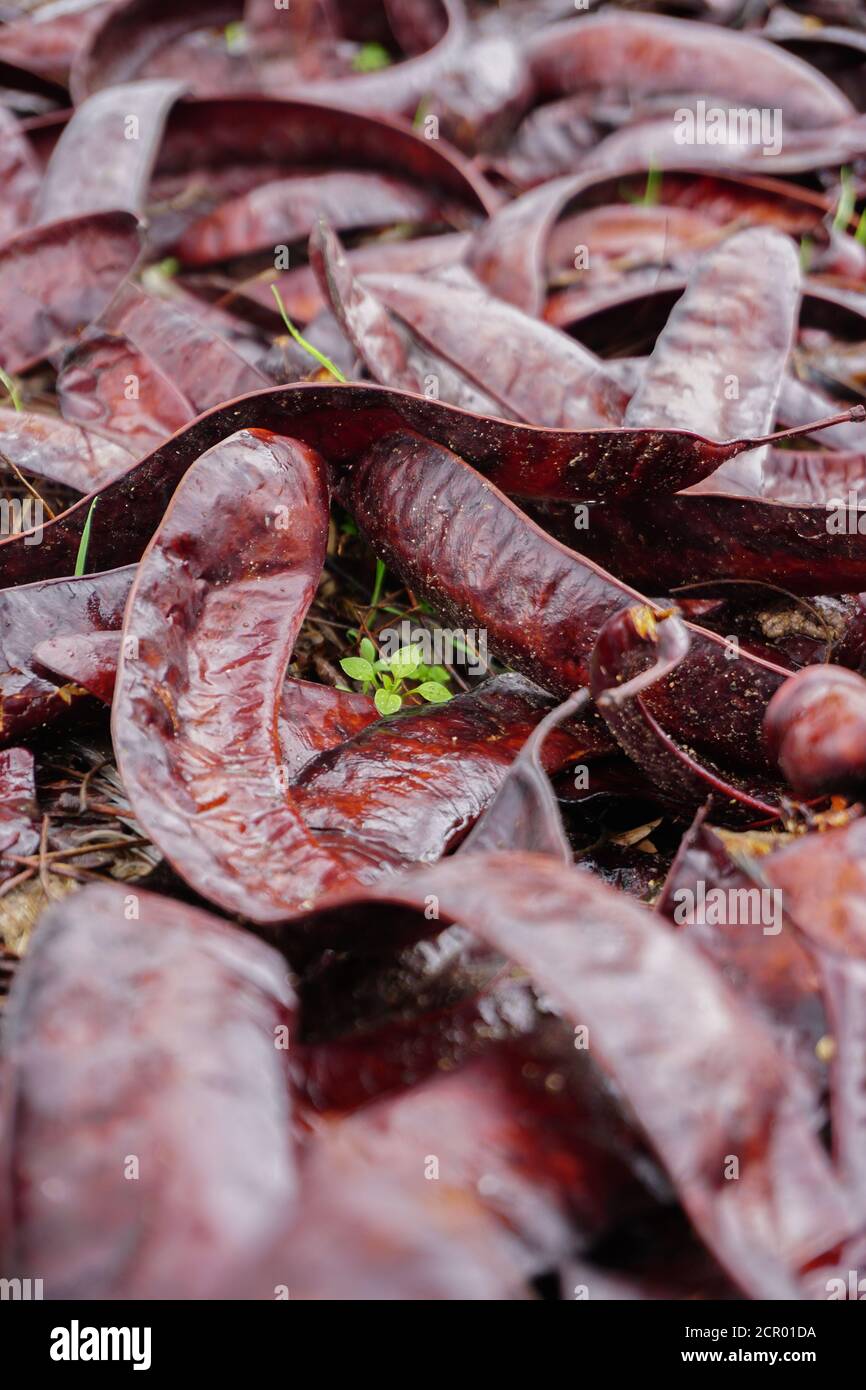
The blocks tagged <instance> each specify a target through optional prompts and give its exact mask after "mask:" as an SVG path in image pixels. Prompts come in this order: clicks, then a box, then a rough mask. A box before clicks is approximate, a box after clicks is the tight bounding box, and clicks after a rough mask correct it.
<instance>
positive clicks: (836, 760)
mask: <svg viewBox="0 0 866 1390" xmlns="http://www.w3.org/2000/svg"><path fill="white" fill-rule="evenodd" d="M764 734H765V737H766V741H767V748H768V750H769V752H770V755H771V757H773V758H774V759H775V760H776V762H778V764H779V767H780V768H781V770H782V772H783V773H784V775H785V777H786V779H787V780H788V782H789V783H790V784H791V786H792V787H793V788H794V790H795V791H796V792H799V793H800V794H801V795H802V796H821V795H822V794H823V793H825V792H844V791H856V790H857V789H858V788H862V787H863V785H864V783H866V681H864V680H863V678H862V676H858V675H857V673H856V672H855V671H848V670H846V669H845V668H844V667H842V666H807V667H806V668H805V669H804V670H802V671H798V672H797V674H796V675H795V676H792V677H791V679H790V680H787V681H786V682H785V684H784V685H783V686H782V687H781V689H779V690H777V691H776V693H775V695H774V696H773V698H772V700H771V701H770V704H769V706H768V708H767V713H766V715H765V716H764Z"/></svg>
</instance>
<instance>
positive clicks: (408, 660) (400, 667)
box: [388, 642, 421, 681]
mask: <svg viewBox="0 0 866 1390" xmlns="http://www.w3.org/2000/svg"><path fill="white" fill-rule="evenodd" d="M420 664H421V646H420V643H418V642H410V643H409V645H408V646H406V647H400V649H399V650H398V651H396V652H395V653H394V655H393V656H389V657H388V665H389V666H390V668H391V670H392V671H393V673H394V675H395V676H396V677H397V679H398V680H401V681H405V680H408V679H409V677H410V676H414V674H415V672H416V671H417V670H418V667H419V666H420Z"/></svg>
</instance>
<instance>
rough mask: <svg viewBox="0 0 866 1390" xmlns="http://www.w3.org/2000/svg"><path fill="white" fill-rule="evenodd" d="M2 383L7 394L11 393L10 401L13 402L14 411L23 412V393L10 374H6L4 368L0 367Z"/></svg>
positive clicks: (0, 380)
mask: <svg viewBox="0 0 866 1390" xmlns="http://www.w3.org/2000/svg"><path fill="white" fill-rule="evenodd" d="M0 382H2V383H3V385H4V386H5V387H6V390H7V392H8V393H9V399H10V401H11V402H12V408H13V409H14V410H21V409H22V403H21V391H20V388H19V386H18V383H17V382H16V381H14V380H13V378H12V377H11V376H9V374H8V372H4V370H3V368H2V367H0Z"/></svg>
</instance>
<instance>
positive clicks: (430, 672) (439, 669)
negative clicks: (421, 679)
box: [424, 666, 451, 685]
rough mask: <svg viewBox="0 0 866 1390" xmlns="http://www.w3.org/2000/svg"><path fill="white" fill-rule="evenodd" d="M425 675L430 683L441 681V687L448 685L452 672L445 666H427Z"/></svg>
mask: <svg viewBox="0 0 866 1390" xmlns="http://www.w3.org/2000/svg"><path fill="white" fill-rule="evenodd" d="M424 675H425V676H426V678H427V680H429V681H439V683H440V684H441V685H447V684H448V682H449V681H450V679H451V672H450V671H447V670H446V669H445V667H444V666H425V668H424Z"/></svg>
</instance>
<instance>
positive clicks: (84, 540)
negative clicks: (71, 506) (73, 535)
mask: <svg viewBox="0 0 866 1390" xmlns="http://www.w3.org/2000/svg"><path fill="white" fill-rule="evenodd" d="M98 501H99V498H98V497H94V499H93V501H92V502H91V504H90V510H89V511H88V513H87V520H86V521H85V523H84V530H83V531H82V532H81V541H80V542H79V546H78V554H77V555H76V557H75V571H74V573H75V578H76V579H80V578H81V576H82V574H83V573H84V566H85V565H86V564H87V552H88V550H89V548H90V526H91V523H92V521H93V513H94V511H95V509H96V504H97V502H98Z"/></svg>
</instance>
